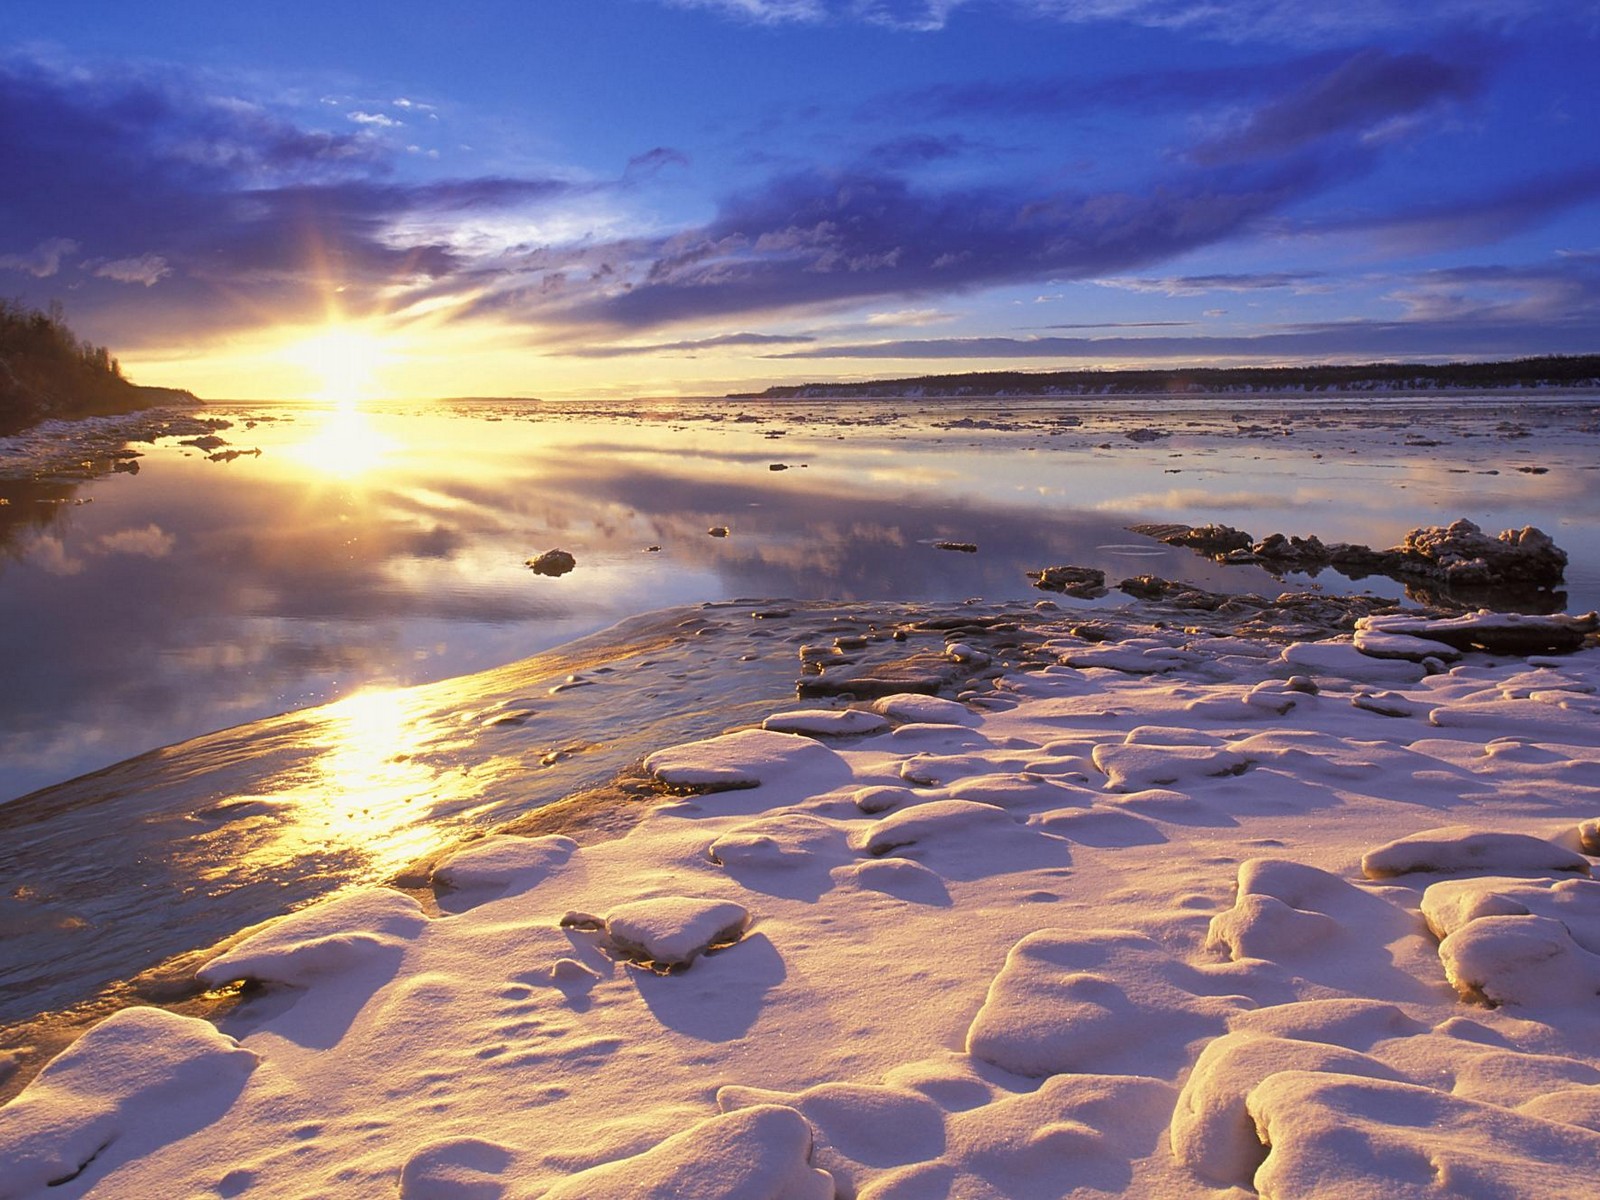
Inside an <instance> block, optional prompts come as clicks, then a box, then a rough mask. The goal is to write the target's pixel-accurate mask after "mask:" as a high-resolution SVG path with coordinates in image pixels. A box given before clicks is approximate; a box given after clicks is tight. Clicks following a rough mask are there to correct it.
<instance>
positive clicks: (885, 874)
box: [834, 858, 950, 908]
mask: <svg viewBox="0 0 1600 1200" xmlns="http://www.w3.org/2000/svg"><path fill="white" fill-rule="evenodd" d="M834 879H835V881H836V882H838V883H840V884H842V885H853V886H855V887H857V888H860V889H861V890H863V891H868V892H882V893H883V894H884V895H886V896H893V897H895V899H897V900H904V901H906V902H907V903H908V904H932V905H937V906H939V907H941V908H947V907H949V905H950V890H949V889H948V888H947V887H945V885H944V880H943V879H941V878H940V877H939V876H938V875H937V874H936V873H935V872H933V871H930V870H929V869H928V868H927V867H925V866H923V865H922V864H921V863H919V862H912V861H911V859H909V858H873V859H868V860H867V861H866V862H859V863H851V864H850V865H848V866H845V867H840V868H839V869H838V870H837V871H836V872H835V873H834Z"/></svg>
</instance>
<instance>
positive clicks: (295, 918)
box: [196, 888, 428, 987]
mask: <svg viewBox="0 0 1600 1200" xmlns="http://www.w3.org/2000/svg"><path fill="white" fill-rule="evenodd" d="M427 924H428V918H427V917H426V916H425V915H424V914H423V912H422V907H421V906H420V905H419V904H418V903H417V902H416V900H414V899H413V898H412V897H410V896H407V895H405V894H404V893H402V892H396V891H392V890H390V889H389V888H368V889H366V890H364V891H359V892H356V893H354V894H353V895H349V896H344V897H341V898H340V899H337V900H326V901H323V902H322V903H320V904H313V905H311V907H309V908H303V909H301V910H300V911H299V912H296V913H290V914H289V915H288V916H286V917H282V918H280V919H279V920H276V921H272V922H270V923H269V924H267V925H265V926H263V927H262V928H261V930H260V931H259V932H257V933H255V934H252V935H251V936H250V937H247V938H246V939H245V940H244V941H242V942H240V943H239V944H238V945H237V946H234V947H233V948H232V949H230V950H227V951H225V952H224V953H222V954H220V955H218V956H217V957H216V958H213V959H212V960H211V961H210V962H208V963H206V964H205V965H204V966H202V967H201V968H200V969H199V971H197V972H196V975H197V976H198V977H199V979H200V981H201V982H202V983H204V984H205V985H206V986H207V987H221V986H222V985H223V984H226V983H232V982H234V981H235V980H240V979H251V980H256V981H258V982H260V983H279V984H286V985H288V986H290V987H304V986H306V985H308V984H310V983H311V982H312V981H313V980H315V979H317V978H318V977H320V976H324V975H331V974H335V973H337V972H340V971H345V970H348V969H350V968H352V967H355V966H358V965H360V964H362V963H364V962H367V961H369V960H370V959H372V958H373V957H374V956H377V955H380V954H382V953H383V952H384V951H386V950H394V951H397V950H399V949H401V948H403V947H404V946H405V944H406V943H407V942H408V941H410V940H411V939H412V938H414V937H416V936H417V934H419V933H420V932H422V930H423V928H424V927H425V926H426V925H427Z"/></svg>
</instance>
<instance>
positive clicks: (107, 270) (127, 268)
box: [94, 254, 172, 287]
mask: <svg viewBox="0 0 1600 1200" xmlns="http://www.w3.org/2000/svg"><path fill="white" fill-rule="evenodd" d="M94 273H95V275H97V276H98V277H99V278H101V279H115V280H116V281H117V282H118V283H142V284H144V286H145V287H152V286H154V285H155V284H157V283H160V282H161V280H163V279H165V278H166V277H167V276H168V275H170V274H172V268H171V266H169V265H168V263H167V260H166V259H164V258H162V257H161V255H159V254H141V255H139V256H138V257H137V258H118V259H114V260H113V261H111V262H103V263H99V264H98V265H96V266H95V268H94Z"/></svg>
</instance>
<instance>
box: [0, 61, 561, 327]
mask: <svg viewBox="0 0 1600 1200" xmlns="http://www.w3.org/2000/svg"><path fill="white" fill-rule="evenodd" d="M0 112H4V113H5V114H6V125H7V136H6V137H5V138H4V139H0V179H10V180H18V179H26V180H29V181H30V183H29V186H28V187H26V188H22V187H11V188H3V189H0V229H3V230H5V231H6V237H7V238H14V239H29V240H31V241H32V242H33V243H34V246H35V248H34V249H33V250H32V251H29V252H26V253H14V254H10V255H7V256H5V257H3V258H0V266H3V267H9V268H10V269H13V270H22V271H26V272H27V273H29V274H32V275H34V276H36V277H39V278H48V277H50V276H52V275H54V274H55V273H56V272H57V271H58V270H59V268H60V264H61V260H62V258H63V256H65V255H67V254H71V253H73V252H75V251H77V250H78V249H80V248H82V249H84V250H86V251H88V252H89V253H90V254H92V255H93V256H94V257H93V258H92V259H91V260H90V263H89V264H86V265H87V266H88V272H87V273H86V274H85V276H84V277H83V278H82V279H81V280H75V281H74V282H73V283H72V285H71V286H72V287H73V288H74V299H73V311H74V315H75V316H82V315H90V316H93V315H96V314H98V315H99V317H100V323H101V324H102V326H105V327H110V328H114V329H115V330H117V331H119V337H120V338H121V339H122V340H123V342H124V344H126V343H127V342H128V341H130V340H131V341H133V342H138V341H139V340H140V335H141V333H144V334H145V335H146V336H159V335H160V334H161V333H162V332H164V331H167V330H170V329H172V328H174V327H178V326H181V327H183V328H184V329H186V330H187V331H189V332H190V333H191V334H192V335H194V336H203V335H204V334H205V333H207V332H211V331H216V330H221V329H227V328H231V327H234V326H238V325H256V324H259V323H260V322H261V321H262V319H263V314H264V313H265V314H271V315H285V316H289V315H295V314H297V313H303V312H305V311H307V310H310V309H312V308H313V307H314V308H315V310H316V311H320V310H321V307H322V299H323V293H324V291H325V290H326V288H327V287H328V286H330V281H333V280H336V281H337V282H338V283H339V284H341V285H344V286H345V287H346V288H347V289H348V298H349V299H350V301H351V302H352V304H357V305H359V304H360V303H362V302H363V301H366V302H374V298H375V297H376V296H378V295H379V294H380V293H384V294H387V293H388V290H389V289H392V288H393V287H394V286H395V285H396V284H408V283H413V284H414V283H415V282H416V281H418V280H438V279H441V278H443V277H444V276H447V275H450V274H452V273H455V272H458V271H461V270H462V269H463V268H464V267H465V266H466V265H467V263H468V262H469V261H470V260H471V259H472V257H473V254H474V251H473V250H472V248H471V247H469V246H464V245H462V244H461V243H460V242H459V241H458V240H457V239H456V238H455V237H454V236H453V235H454V234H456V233H457V232H458V231H460V230H461V229H463V228H466V227H469V226H472V225H473V223H474V222H476V221H478V220H480V219H482V218H487V217H489V216H490V215H493V214H500V213H505V212H519V213H526V212H529V211H534V210H537V209H539V208H541V207H543V206H548V205H549V204H552V203H554V202H557V201H561V200H564V199H570V198H572V197H574V196H579V195H584V194H587V192H588V191H589V190H592V189H590V188H587V187H585V186H583V185H578V184H574V183H572V182H570V181H566V180H561V179H556V178H549V177H546V178H514V177H501V176H495V177H480V178H464V179H444V180H436V181H433V182H428V183H412V182H399V181H397V180H396V179H394V178H393V175H392V171H393V162H394V158H395V156H396V155H399V154H401V153H403V151H401V150H399V149H398V148H392V147H385V146H384V145H382V144H381V143H380V142H379V141H377V140H375V139H374V138H373V137H372V136H371V135H370V134H368V133H364V132H357V133H348V132H329V131H326V130H321V129H316V128H310V127H307V126H305V125H303V124H297V123H296V122H295V121H293V120H290V119H289V118H287V117H285V116H281V115H278V114H275V113H274V112H272V111H270V110H269V109H268V108H266V107H264V106H263V105H261V104H259V103H256V102H254V101H251V100H248V99H244V98H240V97H238V96H230V95H226V94H219V93H217V92H214V91H206V90H202V89H201V88H199V87H198V86H196V85H191V84H190V83H188V82H185V81H184V79H183V77H181V76H176V75H174V74H172V73H167V72H157V71H155V70H154V69H152V70H150V71H145V70H142V69H138V68H133V67H116V68H103V67H101V68H93V69H90V68H85V67H76V68H71V69H66V68H57V67H54V66H47V65H43V64H40V63H37V62H33V61H31V60H29V59H27V58H25V57H21V56H18V55H15V54H13V55H10V56H5V55H0ZM24 244H28V242H27V241H24ZM158 280H159V281H160V282H161V284H162V286H161V287H159V288H154V289H153V290H152V294H151V297H150V302H149V303H148V304H141V305H139V306H137V308H131V307H129V306H127V305H125V304H124V303H123V302H122V301H121V300H120V299H119V298H118V297H117V295H116V294H115V292H114V291H109V290H105V289H108V288H112V289H114V288H116V287H118V286H120V285H124V284H127V283H140V284H145V285H147V286H148V285H150V284H153V283H155V282H157V281H158ZM97 288H99V289H101V290H98V291H97V290H96V289H97ZM41 298H42V297H41Z"/></svg>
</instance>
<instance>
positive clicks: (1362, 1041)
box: [1228, 996, 1427, 1050]
mask: <svg viewBox="0 0 1600 1200" xmlns="http://www.w3.org/2000/svg"><path fill="white" fill-rule="evenodd" d="M1228 1028H1229V1029H1231V1030H1233V1031H1234V1032H1236V1033H1264V1034H1270V1035H1272V1036H1273V1037H1279V1038H1291V1039H1294V1040H1297V1041H1303V1042H1327V1043H1328V1044H1329V1045H1330V1046H1344V1047H1345V1048H1347V1049H1351V1050H1358V1049H1363V1048H1367V1049H1370V1048H1371V1047H1372V1046H1373V1045H1374V1044H1375V1043H1377V1042H1382V1041H1387V1040H1389V1039H1390V1038H1399V1037H1410V1036H1411V1035H1413V1034H1417V1033H1421V1032H1423V1031H1424V1030H1426V1029H1427V1026H1426V1025H1424V1024H1423V1023H1422V1022H1421V1021H1418V1020H1416V1019H1415V1018H1413V1017H1410V1016H1407V1015H1406V1012H1405V1010H1404V1009H1402V1008H1400V1007H1399V1006H1398V1005H1394V1004H1389V1003H1387V1002H1385V1001H1382V1000H1369V999H1366V998H1365V997H1343V996H1341V997H1335V998H1331V999H1326V1000H1296V1001H1291V1002H1290V1003H1288V1004H1273V1005H1269V1006H1267V1007H1266V1008H1254V1009H1249V1010H1247V1011H1245V1012H1241V1013H1239V1014H1237V1015H1236V1016H1234V1018H1233V1019H1232V1020H1230V1021H1229V1022H1228Z"/></svg>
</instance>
